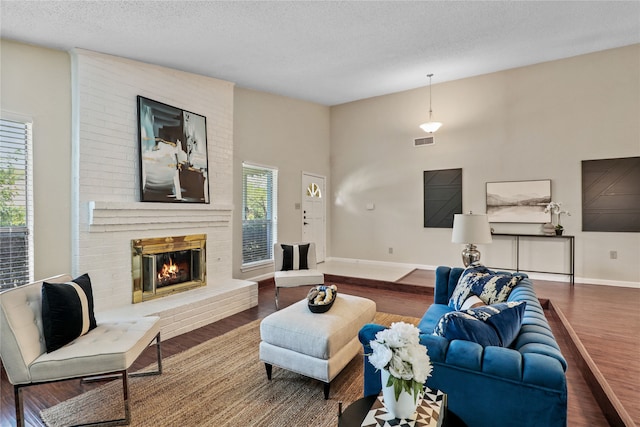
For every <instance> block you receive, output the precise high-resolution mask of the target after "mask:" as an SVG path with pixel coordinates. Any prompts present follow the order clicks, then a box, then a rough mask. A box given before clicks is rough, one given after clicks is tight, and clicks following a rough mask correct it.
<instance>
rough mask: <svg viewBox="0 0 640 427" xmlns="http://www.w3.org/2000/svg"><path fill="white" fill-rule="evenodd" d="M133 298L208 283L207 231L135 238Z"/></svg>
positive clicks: (133, 242) (144, 297) (155, 296)
mask: <svg viewBox="0 0 640 427" xmlns="http://www.w3.org/2000/svg"><path fill="white" fill-rule="evenodd" d="M132 249H133V250H132V272H133V302H134V303H138V302H142V301H147V300H150V299H154V298H158V297H161V296H166V295H169V294H172V293H175V292H181V291H185V290H188V289H193V288H196V287H199V286H205V285H206V282H207V281H206V235H205V234H195V235H189V236H180V237H163V238H151V239H137V240H133V241H132Z"/></svg>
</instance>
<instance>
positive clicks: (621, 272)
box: [330, 45, 640, 285]
mask: <svg viewBox="0 0 640 427" xmlns="http://www.w3.org/2000/svg"><path fill="white" fill-rule="evenodd" d="M430 71H437V70H430ZM435 77H436V78H437V75H436V76H435ZM436 81H437V80H436ZM432 90H433V110H434V119H437V120H438V121H441V122H443V123H444V125H443V127H442V128H441V129H440V130H439V131H438V132H437V133H436V135H435V139H436V144H435V145H434V146H427V147H413V145H412V144H413V139H414V138H416V137H421V136H424V133H423V132H422V131H421V130H420V129H419V128H418V125H419V124H420V123H423V122H425V121H426V119H427V113H428V102H429V98H428V96H429V92H428V88H427V87H425V88H421V89H417V90H412V91H406V92H401V93H396V94H392V95H388V96H381V97H376V98H371V99H366V100H362V101H358V102H353V103H348V104H343V105H340V106H335V107H333V108H332V109H331V158H332V164H331V180H332V193H333V194H332V197H333V200H334V204H333V207H332V211H331V218H332V227H331V239H332V245H331V251H330V252H331V256H332V257H338V258H355V259H365V260H377V261H388V262H400V263H412V264H419V265H430V266H437V265H441V264H444V265H460V264H461V261H460V251H461V249H462V248H461V245H455V244H452V243H451V230H450V229H427V228H423V226H422V221H423V218H422V215H423V205H422V203H423V193H422V191H423V184H422V173H423V171H425V170H437V169H449V168H462V170H463V209H464V211H469V210H473V211H474V212H476V213H480V212H485V209H486V207H485V183H486V182H493V181H520V180H532V179H551V180H552V198H553V200H554V201H558V202H562V203H563V207H564V208H566V209H568V210H569V211H570V212H571V214H572V215H571V216H570V217H566V218H563V225H564V226H565V229H566V230H565V233H567V234H571V235H575V236H576V275H577V276H579V277H580V278H584V279H586V280H587V281H589V282H592V283H600V282H603V283H612V282H616V281H619V282H625V283H620V284H631V285H633V284H634V283H635V284H638V283H639V282H640V269H639V268H638V260H639V259H640V233H594V232H582V231H581V227H582V226H581V184H580V182H581V181H580V180H581V161H582V160H591V159H603V158H614V157H629V156H639V155H640V129H639V126H640V125H639V121H638V117H640V45H634V46H629V47H625V48H620V49H613V50H608V51H604V52H599V53H594V54H589V55H584V56H579V57H574V58H569V59H565V60H559V61H553V62H548V63H543V64H538V65H534V66H529V67H524V68H518V69H513V70H508V71H503V72H498V73H493V74H488V75H483V76H479V77H474V78H468V79H463V80H458V81H453V82H447V83H443V84H434V85H433V87H432ZM367 203H373V204H375V209H374V210H366V204H367ZM493 226H494V228H495V229H496V231H497V232H539V226H538V225H532V224H522V225H514V224H494V225H493ZM560 245H562V244H560ZM525 246H526V245H525ZM390 247H392V248H393V254H389V253H388V252H389V250H388V249H389V248H390ZM556 249H559V250H556ZM480 250H481V252H482V253H483V260H484V261H486V262H487V264H489V265H491V264H494V265H495V264H500V266H505V265H504V261H505V260H504V258H505V257H506V258H510V257H511V256H512V255H513V250H511V249H510V246H509V244H508V242H505V241H498V239H494V243H493V244H492V245H483V246H482V247H480ZM524 250H525V252H526V253H525V259H524V260H523V261H525V262H531V263H532V264H531V265H532V266H531V267H530V268H532V269H533V268H534V267H536V266H537V267H538V268H541V269H546V268H551V269H560V270H562V269H563V268H567V266H568V259H567V256H566V255H565V251H564V250H563V247H562V246H560V247H559V248H548V247H547V245H546V243H545V242H542V244H540V243H535V244H534V243H531V244H530V247H525V248H524ZM610 250H617V251H618V259H617V260H611V259H609V251H610ZM507 262H509V261H507ZM543 267H544V268H543ZM629 282H630V283H629Z"/></svg>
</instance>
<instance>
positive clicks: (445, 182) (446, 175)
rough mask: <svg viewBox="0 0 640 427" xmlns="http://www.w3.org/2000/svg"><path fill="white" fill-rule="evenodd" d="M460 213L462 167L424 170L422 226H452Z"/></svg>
mask: <svg viewBox="0 0 640 427" xmlns="http://www.w3.org/2000/svg"><path fill="white" fill-rule="evenodd" d="M460 213H462V169H444V170H436V171H424V226H425V227H432V228H453V215H454V214H460Z"/></svg>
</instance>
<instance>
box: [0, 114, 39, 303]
mask: <svg viewBox="0 0 640 427" xmlns="http://www.w3.org/2000/svg"><path fill="white" fill-rule="evenodd" d="M30 148H31V124H30V123H22V122H16V121H11V120H6V119H0V260H2V261H1V262H0V290H2V289H7V288H11V287H15V286H19V285H23V284H25V283H28V282H29V281H31V280H32V277H33V273H32V271H33V268H32V262H31V259H32V258H33V257H32V253H33V250H32V247H33V244H32V237H31V233H30V228H31V216H32V205H33V203H32V198H31V193H32V191H31V185H32V180H31V173H30V167H31V166H30V163H31V162H30Z"/></svg>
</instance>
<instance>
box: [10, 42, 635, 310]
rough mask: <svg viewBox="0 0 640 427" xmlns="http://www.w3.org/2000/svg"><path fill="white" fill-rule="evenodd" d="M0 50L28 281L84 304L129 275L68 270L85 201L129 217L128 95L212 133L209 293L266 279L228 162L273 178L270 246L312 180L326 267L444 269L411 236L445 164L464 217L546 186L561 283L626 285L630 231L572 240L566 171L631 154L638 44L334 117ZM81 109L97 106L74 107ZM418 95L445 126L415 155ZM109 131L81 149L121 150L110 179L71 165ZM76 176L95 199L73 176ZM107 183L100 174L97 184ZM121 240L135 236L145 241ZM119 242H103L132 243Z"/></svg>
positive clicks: (118, 62) (434, 244) (226, 90)
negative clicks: (489, 199)
mask: <svg viewBox="0 0 640 427" xmlns="http://www.w3.org/2000/svg"><path fill="white" fill-rule="evenodd" d="M1 43H2V44H1V55H2V112H3V117H4V115H5V114H8V115H9V116H10V117H13V118H20V117H22V118H25V119H30V120H32V121H33V134H34V140H33V147H34V150H33V157H34V185H33V188H34V209H35V213H34V244H35V247H34V259H35V260H36V262H35V265H34V276H35V278H44V277H48V276H51V275H54V274H58V273H61V272H71V273H78V274H80V273H84V272H87V271H88V272H89V273H90V274H91V275H92V279H94V280H95V282H96V283H98V284H99V283H101V282H102V283H104V282H116V283H119V286H120V287H118V288H117V289H114V288H98V290H97V294H96V307H97V308H98V309H110V308H115V307H119V306H122V305H123V301H125V300H127V298H129V296H125V295H126V291H127V290H128V288H129V287H130V283H131V279H130V277H128V276H127V274H130V269H129V268H128V266H127V263H126V262H125V266H126V268H124V269H121V271H119V272H117V273H116V272H114V271H113V270H109V271H107V270H106V269H102V267H100V268H98V267H97V266H96V265H95V264H92V260H93V259H95V257H94V256H88V257H87V258H83V255H84V254H85V253H86V251H87V250H88V249H87V248H88V246H90V244H91V243H93V242H94V241H103V240H104V236H103V233H102V232H101V231H93V232H91V231H89V232H87V228H89V229H90V228H91V226H92V224H90V223H89V222H88V221H89V220H88V211H87V209H88V208H87V206H88V205H89V202H92V201H94V202H99V203H102V204H103V205H107V204H121V205H123V204H124V205H125V208H126V209H131V205H138V204H139V203H138V200H137V198H136V197H137V192H138V188H137V186H136V183H135V179H133V181H132V180H131V179H129V177H135V176H137V174H138V173H137V171H136V168H137V162H138V158H137V154H136V144H137V137H136V136H135V133H136V112H135V102H136V100H135V96H136V95H143V96H147V97H149V98H153V99H156V100H159V101H163V102H167V103H169V104H172V105H176V104H179V106H180V107H181V108H185V109H187V110H190V111H194V112H197V113H200V114H203V115H205V116H206V117H207V124H208V126H209V128H210V129H211V130H210V132H212V134H213V133H215V138H212V139H211V140H209V144H210V147H211V151H210V158H209V161H210V164H211V170H212V172H213V173H215V176H214V178H212V182H211V186H210V196H211V204H210V205H207V206H208V208H207V209H206V210H211V211H215V212H222V214H223V215H228V216H229V219H228V220H227V225H225V226H223V227H218V226H216V227H212V230H213V231H211V232H210V233H211V237H210V239H211V240H210V241H211V243H210V250H211V253H210V254H209V257H208V259H207V262H208V263H209V264H208V274H209V277H210V279H211V282H212V284H214V285H215V283H217V282H225V281H227V280H238V281H251V280H253V279H256V278H257V279H260V278H264V277H266V276H268V275H269V274H270V273H271V271H272V267H271V266H265V267H263V268H259V269H253V270H250V271H243V267H242V248H241V245H240V244H239V242H241V241H242V227H241V224H242V217H241V212H240V209H239V208H238V207H239V206H242V179H241V171H242V162H243V161H248V162H251V163H255V164H262V165H269V166H273V167H276V168H278V173H279V188H278V207H279V209H278V214H279V218H278V238H279V240H281V241H296V240H299V239H300V236H301V231H300V230H301V221H300V220H301V212H300V210H299V209H298V208H297V204H299V203H300V198H301V190H300V175H301V172H302V171H309V172H313V173H315V174H319V175H322V176H325V177H327V181H328V183H329V186H328V189H327V194H328V195H330V197H328V198H327V200H328V203H329V204H328V205H327V223H326V224H327V236H326V241H327V245H326V247H327V254H328V259H327V261H336V262H344V263H359V264H365V265H366V264H367V263H369V264H371V265H373V266H375V265H382V266H394V265H400V266H403V267H407V266H410V267H417V268H422V269H426V270H429V269H431V270H433V269H435V267H436V266H438V265H452V266H459V265H461V262H460V250H461V248H460V245H456V244H452V243H451V230H450V229H447V228H424V227H423V172H424V171H429V170H440V169H451V168H461V169H462V174H463V183H462V189H463V207H464V211H470V210H472V211H474V212H484V211H485V210H486V200H485V185H486V183H487V182H501V181H528V180H541V179H542V180H551V194H552V198H553V200H554V201H557V202H562V206H563V208H565V209H566V210H568V211H569V212H570V213H571V216H566V217H564V218H563V225H564V227H565V229H566V234H569V235H574V236H575V238H576V248H575V251H576V259H575V272H576V274H575V276H576V279H575V280H576V286H580V285H581V284H595V285H603V286H612V285H613V286H622V287H631V288H639V287H640V270H639V269H638V266H637V260H638V259H640V236H639V235H638V233H620V232H584V231H582V227H581V210H582V202H581V200H582V199H581V194H582V187H581V162H582V161H585V160H597V159H609V158H626V157H635V156H638V155H640V144H639V136H640V129H639V126H640V125H639V123H638V120H637V118H638V117H639V116H640V102H639V99H638V96H637V94H638V92H639V90H640V89H639V84H640V81H639V80H640V79H639V78H638V76H639V75H640V61H639V60H638V59H639V57H640V45H639V44H637V43H636V44H632V45H628V46H621V47H616V48H613V49H607V50H602V51H598V52H592V53H587V54H583V55H577V56H572V57H569V58H564V59H558V60H553V61H548V62H543V63H538V64H532V65H527V66H522V67H518V68H513V69H508V70H503V71H497V72H491V73H486V74H482V75H478V76H474V77H468V78H463V79H458V80H452V81H446V82H442V83H439V82H438V74H436V75H435V76H434V77H435V78H434V84H433V86H432V87H428V86H427V80H426V79H425V84H424V85H423V86H422V87H419V88H415V89H410V90H404V91H400V92H396V93H391V94H387V95H381V96H377V97H373V98H367V99H361V100H356V101H352V102H346V103H341V104H338V105H323V104H320V103H316V102H310V101H305V100H300V99H295V98H292V97H288V96H283V95H277V94H273V93H268V92H265V91H260V90H256V89H250V88H245V87H241V86H239V85H235V84H234V83H233V82H229V81H224V80H220V79H216V78H212V77H205V76H200V75H195V74H192V73H188V72H184V71H176V70H173V69H170V68H165V67H162V66H160V65H151V64H146V63H142V62H139V61H135V60H132V59H125V58H121V57H117V56H111V55H108V54H106V53H103V52H93V51H87V50H83V49H82V48H83V46H82V44H81V41H79V42H78V47H79V49H75V50H74V51H72V52H67V51H64V50H56V49H51V48H46V47H43V46H35V45H30V44H25V43H22V42H17V41H12V40H7V39H2V42H1ZM105 70H108V72H105ZM132 70H137V73H138V74H137V75H134V74H133V73H132ZM423 71H424V72H423ZM429 71H431V70H420V71H419V73H420V74H422V75H424V74H426V72H429ZM150 76H151V77H150ZM96 82H98V83H96ZM92 84H93V85H94V86H93V87H91V89H90V92H89V93H88V92H87V90H88V89H87V88H88V87H90V86H91V85H92ZM123 88H125V89H124V90H123ZM430 89H431V90H430ZM113 97H115V98H117V99H115V100H114V99H113ZM96 99H97V100H96ZM87 100H91V101H92V102H95V103H96V104H95V105H99V107H96V108H93V107H91V108H87V103H86V102H87ZM211 100H215V102H213V103H212V102H211ZM429 100H433V109H434V113H435V115H436V117H437V119H438V120H439V121H442V122H443V123H444V125H443V127H442V129H441V130H439V131H438V132H437V133H436V134H435V144H434V145H431V146H426V147H415V146H414V145H413V141H414V139H415V138H418V137H421V136H423V134H422V131H420V129H418V125H419V124H420V123H422V122H423V121H424V120H425V117H426V113H427V106H428V102H429ZM79 101H80V102H79ZM117 103H121V104H124V107H123V109H122V111H119V112H114V110H111V109H110V107H111V106H113V105H114V104H117ZM211 104H214V105H211ZM127 112H128V113H129V117H127V115H126V114H127ZM98 113H100V114H102V117H96V116H97V114H98ZM111 118H112V119H113V120H111V121H112V122H115V123H118V124H119V126H120V127H121V128H122V130H114V132H115V135H112V134H109V135H106V137H104V135H103V137H99V138H98V139H97V140H96V141H97V142H98V143H106V142H109V143H112V141H110V139H111V138H114V139H118V140H121V141H123V142H122V143H118V144H119V145H118V152H122V150H124V149H128V150H129V151H128V152H125V153H124V154H122V156H123V157H118V156H115V157H114V160H113V161H112V162H111V165H112V166H111V167H113V168H112V169H111V168H109V169H102V166H103V165H105V164H107V163H109V162H101V161H97V160H95V159H93V160H91V161H89V162H83V161H82V160H85V157H82V156H84V155H85V153H86V152H87V151H91V150H87V149H86V148H85V147H86V146H84V145H74V144H80V143H86V141H87V138H84V137H83V136H82V135H87V133H83V132H87V128H86V127H85V125H87V124H88V123H89V122H94V125H95V122H102V123H104V122H108V121H109V120H110V119H111ZM78 120H79V121H78ZM90 133H91V131H90ZM96 133H98V134H99V133H100V132H96ZM81 147H82V148H81ZM107 151H108V150H107ZM98 156H100V154H98ZM117 162H125V163H126V165H127V166H128V167H129V169H130V172H122V171H121V169H120V168H119V167H118V166H116V165H115V163H117ZM79 168H81V169H79ZM93 172H95V175H92V173H93ZM87 174H88V175H89V176H91V178H92V180H91V181H92V182H91V183H90V185H95V187H96V188H89V187H88V185H89V184H87V183H86V182H85V181H83V179H86V177H87ZM121 174H122V176H123V177H122V178H118V176H120V175H121ZM109 176H113V177H114V179H113V180H112V181H111V183H108V181H109V180H108V179H107V177H109ZM212 176H213V175H212ZM117 187H120V190H121V191H116V190H114V188H116V189H117ZM369 207H371V208H369ZM145 209H152V208H145ZM187 209H191V210H195V211H198V210H202V209H201V208H191V207H189V208H187ZM52 213H54V214H52ZM83 221H84V222H83ZM201 226H202V225H198V224H197V225H193V226H190V227H187V231H189V229H192V230H195V231H198V230H200V228H201ZM492 226H493V227H494V228H495V231H496V232H498V233H501V232H502V233H538V232H539V231H540V225H539V224H536V225H534V224H494V225H492ZM181 229H182V230H184V229H185V227H181ZM138 231H139V235H138V236H137V237H145V236H152V235H155V234H157V231H156V230H152V229H147V230H138ZM119 233H120V232H116V234H118V240H119V242H117V243H118V244H120V243H122V242H123V241H125V242H126V241H128V240H130V239H131V237H129V236H127V237H124V236H120V235H119ZM83 236H84V237H87V238H88V240H82V237H83ZM214 236H215V237H214ZM214 242H215V243H214ZM531 244H532V245H533V243H531ZM505 245H506V246H505ZM509 248H510V246H508V243H505V242H501V241H499V239H494V242H493V243H492V244H490V245H482V246H481V251H482V256H483V261H486V263H487V264H488V265H497V264H500V263H502V262H503V260H504V258H505V254H506V257H508V258H509V259H508V260H504V262H506V263H507V264H511V263H512V262H513V254H512V251H511V250H510V249H509ZM532 248H533V249H531V250H530V255H531V256H533V255H535V258H534V259H532V260H530V261H531V262H533V263H534V264H535V265H541V266H544V267H541V268H544V269H546V270H549V271H565V270H566V269H567V268H568V267H569V263H570V261H569V259H568V258H567V257H566V255H565V254H564V252H563V251H561V252H556V248H555V247H553V248H551V250H549V251H546V250H545V251H537V250H536V249H535V247H532ZM94 250H96V251H99V249H98V248H94ZM115 251H116V252H117V254H115V255H114V256H115V257H118V258H121V259H125V257H127V256H129V252H130V248H129V247H128V246H127V245H126V244H125V245H123V246H122V248H121V249H117V250H115ZM612 251H615V253H616V257H615V259H613V257H612V256H611V252H612ZM540 252H544V253H540ZM126 259H128V258H126ZM127 262H128V261H127ZM245 270H246V269H245ZM541 277H543V278H545V277H547V276H541ZM553 279H554V280H560V281H565V280H568V279H567V278H565V277H562V278H559V277H557V276H553ZM249 305H250V304H249Z"/></svg>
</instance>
